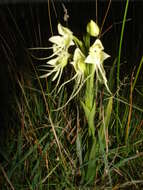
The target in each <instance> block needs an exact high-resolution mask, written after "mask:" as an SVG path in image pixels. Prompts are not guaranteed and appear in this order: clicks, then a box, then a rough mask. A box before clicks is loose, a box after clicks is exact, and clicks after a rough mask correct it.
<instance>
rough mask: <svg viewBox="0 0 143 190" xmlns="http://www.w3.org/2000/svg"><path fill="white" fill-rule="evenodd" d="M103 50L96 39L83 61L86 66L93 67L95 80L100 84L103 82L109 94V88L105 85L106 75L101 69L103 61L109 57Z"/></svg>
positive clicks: (102, 68)
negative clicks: (91, 65) (90, 65)
mask: <svg viewBox="0 0 143 190" xmlns="http://www.w3.org/2000/svg"><path fill="white" fill-rule="evenodd" d="M103 50H104V47H103V45H102V43H101V41H100V40H99V39H97V40H96V41H95V42H94V44H93V45H92V46H91V47H90V48H89V55H88V56H87V58H86V59H85V62H86V63H88V64H93V65H94V70H95V71H96V76H97V79H98V80H99V81H100V82H101V80H103V83H104V84H105V86H106V89H107V90H108V92H110V90H109V87H108V85H107V78H106V73H105V70H104V67H103V62H104V60H105V59H107V58H108V57H110V55H108V54H107V53H105V52H104V51H103ZM99 73H100V74H99ZM101 77H102V78H101ZM110 93H111V92H110Z"/></svg>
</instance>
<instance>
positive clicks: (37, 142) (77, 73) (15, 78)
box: [0, 0, 143, 190]
mask: <svg viewBox="0 0 143 190" xmlns="http://www.w3.org/2000/svg"><path fill="white" fill-rule="evenodd" d="M110 4H111V1H109V4H108V8H107V11H106V13H105V17H104V19H103V22H102V27H103V25H104V22H105V19H106V17H107V13H108V10H109V6H110ZM128 7H129V1H128V0H127V1H126V4H125V10H124V16H123V19H122V27H121V34H120V41H119V44H118V53H117V55H116V56H115V59H114V61H113V63H112V66H111V67H110V69H108V71H107V74H106V73H105V70H106V67H105V68H104V64H105V63H103V61H104V60H105V59H106V58H109V57H110V56H111V57H112V55H110V56H109V55H108V54H106V53H105V52H104V51H103V50H104V47H103V44H102V42H101V41H102V33H101V32H102V27H101V28H99V27H98V25H97V23H98V22H97V20H96V22H95V21H93V20H91V21H90V22H89V23H87V28H86V34H85V35H82V34H81V36H80V38H77V37H76V35H73V33H72V28H70V27H68V28H67V27H65V26H62V25H61V24H58V31H57V32H56V33H54V35H52V37H50V39H49V40H50V42H51V43H52V47H50V46H48V48H47V47H42V46H39V45H38V46H37V47H32V45H31V47H29V48H26V49H24V48H23V57H24V63H25V66H27V68H28V69H27V71H26V72H23V68H22V69H21V71H20V69H19V70H18V71H17V66H16V62H15V59H14V52H13V51H12V48H11V47H10V46H9V45H8V43H7V41H6V40H5V39H4V38H3V37H2V40H3V44H4V46H3V51H4V53H5V57H6V58H7V60H8V61H9V64H8V71H9V77H10V80H11V86H12V87H11V89H12V92H11V96H12V97H13V98H12V103H11V112H10V118H8V126H9V128H8V130H9V131H8V133H7V138H6V139H5V140H4V141H3V142H2V143H1V149H0V156H1V162H0V187H1V189H2V190H5V189H12V190H19V189H20V190H24V189H25V190H26V189H27V190H29V189H30V190H52V189H57V190H58V189H59V190H61V189H66V190H68V189H69V190H80V189H82V190H84V189H86V190H88V189H89V190H90V189H112V190H116V189H141V188H142V187H143V180H142V179H143V170H142V168H143V150H142V144H143V129H142V126H143V119H142V118H143V109H142V106H141V105H142V101H141V99H142V96H143V93H142V90H141V88H142V86H141V87H140V86H139V85H138V81H139V80H141V69H142V63H143V56H142V57H141V58H140V61H139V63H138V65H136V68H134V69H133V70H132V72H131V73H130V75H129V76H128V77H127V78H126V79H123V80H121V78H120V72H121V56H122V43H123V41H124V40H125V39H124V30H125V27H126V16H127V11H128ZM49 14H50V9H49ZM50 24H51V27H52V22H51V21H50ZM17 27H18V26H17ZM51 31H52V28H51ZM57 33H59V36H57ZM105 35H106V34H105ZM82 36H83V38H82ZM105 51H106V49H105ZM45 52H46V53H45ZM43 54H44V56H43ZM45 54H48V56H45ZM107 60H108V62H110V58H109V59H107ZM36 62H38V66H36V64H35V63H36ZM105 62H106V61H105ZM108 62H107V63H108ZM110 65H111V64H110ZM28 70H29V71H28ZM43 72H44V73H43Z"/></svg>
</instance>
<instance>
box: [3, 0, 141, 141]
mask: <svg viewBox="0 0 143 190" xmlns="http://www.w3.org/2000/svg"><path fill="white" fill-rule="evenodd" d="M9 2H10V1H9ZM9 2H8V1H5V3H2V2H1V4H0V137H1V139H2V137H4V134H6V131H7V130H6V129H9V127H10V125H11V122H10V120H11V117H12V113H11V106H12V105H13V97H12V94H13V91H14V90H15V89H14V88H13V87H12V82H14V81H11V77H10V74H9V68H11V67H13V68H14V69H15V72H17V71H19V72H20V73H21V75H24V74H26V73H28V72H29V71H28V70H29V67H28V61H27V52H26V49H27V48H29V47H37V46H45V47H47V46H49V45H50V44H49V42H48V38H49V37H50V36H51V30H50V24H49V18H50V17H49V13H48V9H49V6H50V15H51V22H52V27H53V32H54V34H55V33H57V23H58V22H61V23H62V24H63V25H65V26H66V25H67V26H68V27H69V28H70V29H71V30H72V31H73V33H74V34H75V35H77V36H78V37H79V38H82V34H84V33H85V29H86V24H87V23H88V22H89V21H90V19H93V20H96V1H85V0H84V1H75V0H74V1H71V0H70V1H68V0H67V1H54V4H53V3H50V4H49V5H48V1H47V2H43V1H41V3H40V1H32V2H31V3H28V1H25V2H23V3H22V1H21V2H20V1H19V3H18V1H17V2H16V1H11V3H9ZM29 2H30V1H29ZM49 2H51V1H49ZM108 2H109V1H98V24H99V26H101V25H102V21H103V18H104V16H105V13H106V10H107V7H108ZM63 5H64V6H65V8H66V9H67V11H68V15H69V18H68V22H65V21H64V9H63ZM124 9H125V1H112V2H111V6H110V9H109V13H108V15H107V18H106V21H105V24H104V27H103V32H104V31H106V30H107V29H108V28H109V27H110V26H112V27H111V29H110V30H109V31H108V32H107V33H106V34H104V36H103V37H102V42H103V44H104V47H105V50H106V52H107V53H108V54H110V55H111V59H110V60H108V61H107V62H106V63H105V67H107V71H108V69H109V66H112V64H113V61H114V59H115V58H116V57H117V55H118V48H119V39H120V32H121V27H122V19H123V15H124ZM142 18H143V2H142V1H130V3H129V8H128V14H127V22H126V26H125V32H124V39H123V48H122V56H121V79H123V78H124V77H125V76H126V75H131V72H132V70H133V68H134V66H136V67H137V66H138V65H139V61H140V59H141V56H142V54H143V51H142V50H143V35H142V34H143V21H142ZM107 65H108V66H107ZM138 82H139V83H141V84H142V75H141V77H140V79H139V81H138Z"/></svg>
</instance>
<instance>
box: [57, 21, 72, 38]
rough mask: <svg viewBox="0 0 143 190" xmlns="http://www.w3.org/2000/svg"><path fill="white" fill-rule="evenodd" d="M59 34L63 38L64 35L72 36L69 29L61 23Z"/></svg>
mask: <svg viewBox="0 0 143 190" xmlns="http://www.w3.org/2000/svg"><path fill="white" fill-rule="evenodd" d="M58 32H59V34H60V35H62V36H64V35H72V32H71V31H70V30H69V29H68V28H66V27H63V26H62V25H61V24H60V23H59V24H58Z"/></svg>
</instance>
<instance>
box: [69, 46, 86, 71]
mask: <svg viewBox="0 0 143 190" xmlns="http://www.w3.org/2000/svg"><path fill="white" fill-rule="evenodd" d="M84 60H85V56H84V54H83V53H82V52H81V50H80V49H79V48H76V49H75V51H74V56H73V61H72V62H71V64H72V65H73V66H74V69H75V71H76V73H81V74H84V72H85V70H86V66H85V62H84Z"/></svg>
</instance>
